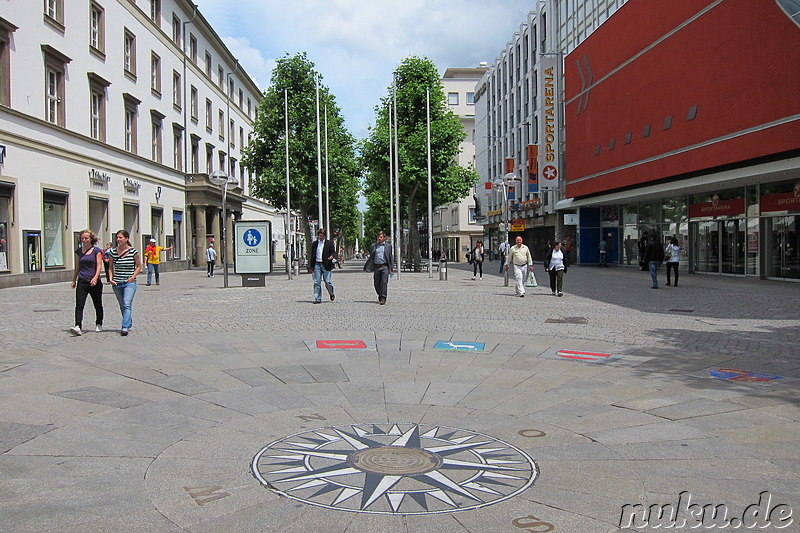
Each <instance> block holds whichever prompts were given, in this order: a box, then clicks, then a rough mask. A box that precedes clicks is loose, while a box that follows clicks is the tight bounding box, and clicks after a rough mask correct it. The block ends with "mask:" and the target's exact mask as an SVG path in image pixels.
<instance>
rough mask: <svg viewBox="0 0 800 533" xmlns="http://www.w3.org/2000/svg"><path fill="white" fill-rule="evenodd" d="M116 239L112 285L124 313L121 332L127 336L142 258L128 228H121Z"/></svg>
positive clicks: (111, 254) (112, 263) (112, 253)
mask: <svg viewBox="0 0 800 533" xmlns="http://www.w3.org/2000/svg"><path fill="white" fill-rule="evenodd" d="M114 239H115V240H116V241H117V247H116V248H114V249H112V250H111V253H110V254H109V255H110V257H111V262H110V264H109V270H111V286H112V287H113V289H114V295H115V296H116V297H117V301H118V302H119V310H120V312H121V313H122V328H121V329H120V330H119V334H120V335H122V336H123V337H125V336H127V335H128V331H130V329H131V326H133V297H134V296H135V295H136V276H138V275H139V274H140V273H141V272H142V258H141V257H140V256H139V250H137V249H136V248H134V247H133V246H131V241H130V234H129V233H128V232H127V230H124V229H121V230H119V231H118V232H117V233H116V235H114Z"/></svg>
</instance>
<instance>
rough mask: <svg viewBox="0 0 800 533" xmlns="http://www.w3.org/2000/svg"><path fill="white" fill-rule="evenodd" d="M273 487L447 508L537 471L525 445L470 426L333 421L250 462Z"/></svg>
mask: <svg viewBox="0 0 800 533" xmlns="http://www.w3.org/2000/svg"><path fill="white" fill-rule="evenodd" d="M251 468H252V472H253V474H254V475H255V477H256V479H258V481H260V482H261V483H262V484H263V485H264V486H265V487H267V488H268V489H270V490H272V491H273V492H275V493H277V494H280V495H282V496H286V497H287V498H291V499H293V500H295V501H298V502H302V503H305V504H309V505H314V506H317V507H324V508H326V509H332V510H337V511H348V512H353V513H371V514H390V515H391V514H393V515H428V514H436V513H446V514H450V513H453V512H455V511H466V510H470V509H479V508H481V507H485V506H487V505H492V504H496V503H500V502H504V501H506V500H508V499H510V498H513V497H514V496H516V495H518V494H520V493H522V492H524V491H525V490H526V489H527V488H528V487H530V486H531V485H533V483H534V481H535V480H536V478H537V476H538V475H539V471H538V468H537V467H536V463H534V461H533V459H532V458H531V457H530V456H529V455H528V454H527V453H525V452H524V451H523V450H521V449H519V448H517V447H515V446H513V445H511V444H509V443H507V442H504V441H501V440H499V439H496V438H494V437H491V436H489V435H486V434H483V433H477V432H475V431H472V430H469V429H462V428H455V427H448V426H440V425H423V424H416V423H376V424H353V425H350V426H332V427H323V428H319V429H312V430H306V431H303V432H302V433H295V434H294V435H289V436H287V437H284V438H282V439H280V440H276V441H274V442H272V443H271V444H268V445H267V446H265V447H264V448H262V449H261V451H259V452H258V454H257V455H256V456H255V458H254V459H253V461H252V464H251Z"/></svg>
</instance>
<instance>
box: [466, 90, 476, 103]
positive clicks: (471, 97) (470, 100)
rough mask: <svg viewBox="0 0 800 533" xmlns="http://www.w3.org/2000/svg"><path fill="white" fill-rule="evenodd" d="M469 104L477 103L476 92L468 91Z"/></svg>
mask: <svg viewBox="0 0 800 533" xmlns="http://www.w3.org/2000/svg"><path fill="white" fill-rule="evenodd" d="M467 105H475V93H473V92H468V93H467Z"/></svg>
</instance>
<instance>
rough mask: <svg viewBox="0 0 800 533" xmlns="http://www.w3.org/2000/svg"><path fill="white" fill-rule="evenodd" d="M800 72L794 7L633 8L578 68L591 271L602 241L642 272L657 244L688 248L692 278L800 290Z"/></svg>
mask: <svg viewBox="0 0 800 533" xmlns="http://www.w3.org/2000/svg"><path fill="white" fill-rule="evenodd" d="M798 65H800V25H798V23H797V22H796V21H795V20H793V19H792V18H790V16H789V14H787V12H786V11H785V10H784V8H783V6H782V1H781V0H764V1H759V2H753V1H751V0H682V1H681V2H657V1H653V0H630V1H629V2H627V3H626V4H625V5H624V6H623V7H622V8H620V9H619V11H617V12H616V13H615V14H614V15H613V16H612V17H611V18H610V19H609V20H608V21H606V22H605V23H604V24H603V25H602V26H601V27H600V28H599V29H598V30H596V31H595V32H594V33H593V34H592V35H590V36H589V37H588V38H587V39H586V41H584V42H583V43H582V44H581V45H580V46H579V47H577V48H576V49H575V50H574V51H573V52H572V53H570V54H569V55H568V56H567V57H566V58H565V61H564V102H565V104H564V115H565V119H564V122H565V132H566V141H565V146H566V148H565V153H566V163H565V176H564V179H565V181H566V195H567V197H568V198H571V199H572V201H571V205H570V207H574V208H577V209H579V210H580V211H579V212H578V215H579V216H578V220H579V228H578V233H579V246H581V247H582V248H583V250H582V251H581V253H580V258H581V260H582V261H583V262H592V258H593V253H592V252H593V251H594V250H593V248H596V243H597V242H598V241H599V239H600V238H601V236H602V238H606V239H607V240H609V241H610V243H611V244H612V250H614V251H616V253H612V255H614V257H615V259H616V260H617V262H619V263H623V264H628V262H629V261H630V260H631V255H633V256H634V257H633V259H634V261H631V263H632V264H636V263H638V260H637V259H636V257H635V252H633V253H631V251H630V250H629V248H630V242H631V240H632V239H636V238H638V237H639V236H640V235H641V233H642V232H643V231H652V232H655V233H656V234H657V235H659V236H660V238H661V239H667V238H670V237H672V236H675V237H678V239H679V241H680V242H681V246H682V248H683V249H684V259H685V260H684V261H682V263H683V268H684V269H688V270H691V271H695V272H708V273H721V274H734V275H747V276H760V277H765V278H784V279H800V260H799V259H798V247H799V245H800V237H798V231H797V230H798V229H800V228H798V227H797V225H798V223H800V216H798V215H800V68H798ZM791 199H796V201H795V200H791ZM790 200H791V201H790ZM626 242H627V243H628V245H627V246H626ZM626 248H627V249H628V250H627V252H628V253H626Z"/></svg>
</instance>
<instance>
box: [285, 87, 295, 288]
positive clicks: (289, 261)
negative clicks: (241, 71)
mask: <svg viewBox="0 0 800 533" xmlns="http://www.w3.org/2000/svg"><path fill="white" fill-rule="evenodd" d="M283 107H284V111H285V115H284V126H285V129H286V231H285V233H286V246H285V248H286V271H287V272H288V273H289V279H292V266H293V265H292V250H293V249H294V245H293V244H292V203H291V202H292V197H291V195H290V193H289V91H288V90H286V89H284V90H283Z"/></svg>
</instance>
